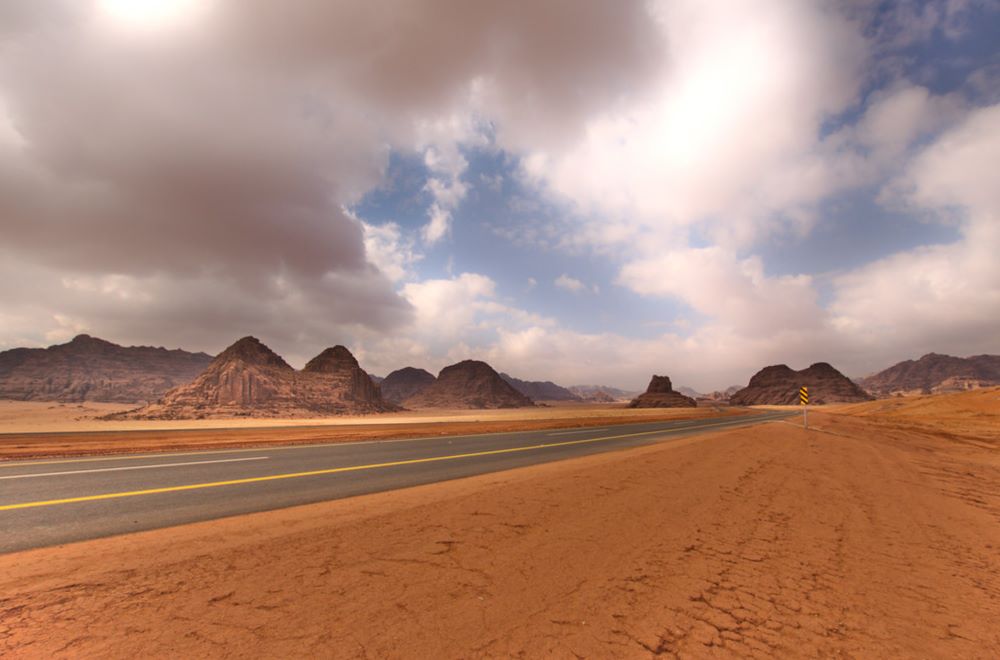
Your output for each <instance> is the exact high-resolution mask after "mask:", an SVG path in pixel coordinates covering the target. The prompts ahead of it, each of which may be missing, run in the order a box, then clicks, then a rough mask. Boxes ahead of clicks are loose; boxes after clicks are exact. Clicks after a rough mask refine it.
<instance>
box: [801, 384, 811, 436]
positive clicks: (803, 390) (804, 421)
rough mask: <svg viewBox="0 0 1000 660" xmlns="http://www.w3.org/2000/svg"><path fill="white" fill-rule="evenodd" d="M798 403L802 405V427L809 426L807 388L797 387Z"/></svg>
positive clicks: (806, 427)
mask: <svg viewBox="0 0 1000 660" xmlns="http://www.w3.org/2000/svg"><path fill="white" fill-rule="evenodd" d="M799 405H800V406H802V428H804V429H808V428H809V388H808V387H806V386H804V385H803V386H802V387H800V388H799Z"/></svg>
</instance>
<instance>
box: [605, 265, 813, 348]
mask: <svg viewBox="0 0 1000 660" xmlns="http://www.w3.org/2000/svg"><path fill="white" fill-rule="evenodd" d="M618 282H619V283H620V284H623V285H625V286H627V287H628V288H630V289H632V290H633V291H636V292H637V293H641V294H645V295H649V296H670V297H672V298H675V299H679V300H681V301H683V302H684V303H686V304H687V305H688V306H690V307H691V308H692V309H694V310H696V311H698V312H699V313H701V314H703V315H705V316H706V317H708V318H710V319H711V320H712V322H714V323H719V324H723V325H724V327H725V328H726V329H727V331H728V332H732V333H739V334H741V335H743V336H746V337H766V336H772V335H773V334H774V333H776V332H780V331H782V330H791V329H795V330H798V331H804V332H808V331H809V330H810V329H815V328H816V327H817V326H819V325H820V324H821V321H822V318H823V311H822V310H821V309H820V307H819V305H818V303H817V300H816V292H815V290H814V288H813V283H812V279H811V278H810V277H808V276H806V275H798V276H785V277H768V276H766V275H765V274H764V266H763V262H762V261H761V260H760V258H759V257H749V258H745V259H739V258H737V257H736V255H735V254H734V253H732V252H730V251H728V250H726V249H724V248H720V247H710V248H691V249H686V250H678V251H674V252H670V253H667V254H665V255H663V256H661V257H651V258H648V259H642V260H638V261H633V262H630V263H628V264H626V265H625V266H624V267H623V268H622V271H621V273H620V275H619V278H618Z"/></svg>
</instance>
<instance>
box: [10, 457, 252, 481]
mask: <svg viewBox="0 0 1000 660" xmlns="http://www.w3.org/2000/svg"><path fill="white" fill-rule="evenodd" d="M265 458H270V456H250V457H247V458H224V459H219V460H217V461H187V462H185V463H160V464H158V465H129V466H126V467H110V468H95V469H93V470H67V471H65V472H39V473H35V474H11V475H8V476H3V477H0V479H31V478H34V477H58V476H63V475H67V474H87V473H90V472H118V471H121V470H152V469H153V468H168V467H182V466H185V465H208V464H209V463H238V462H240V461H262V460H264V459H265Z"/></svg>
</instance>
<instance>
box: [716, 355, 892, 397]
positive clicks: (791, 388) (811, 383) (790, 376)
mask: <svg viewBox="0 0 1000 660" xmlns="http://www.w3.org/2000/svg"><path fill="white" fill-rule="evenodd" d="M802 386H806V387H808V388H809V403H811V404H823V403H842V402H855V401H870V400H872V398H873V397H872V396H871V395H870V394H868V393H867V392H865V391H864V390H862V389H861V388H860V387H858V386H857V384H856V383H854V381H852V380H851V379H850V378H848V377H847V376H845V375H844V374H842V373H840V372H839V371H837V370H836V369H834V368H833V367H832V366H831V365H829V364H827V363H826V362H817V363H816V364H814V365H812V366H810V367H809V368H808V369H803V370H801V371H794V370H793V369H791V368H789V367H788V366H786V365H784V364H779V365H775V366H771V367H765V368H763V369H761V370H760V371H758V372H757V373H756V374H754V376H753V378H751V379H750V384H749V385H747V386H746V387H744V388H743V389H742V390H740V391H739V392H736V393H735V394H733V395H732V396H731V397H730V398H729V402H730V403H731V404H732V405H734V406H753V405H766V404H770V405H795V404H798V402H799V388H800V387H802Z"/></svg>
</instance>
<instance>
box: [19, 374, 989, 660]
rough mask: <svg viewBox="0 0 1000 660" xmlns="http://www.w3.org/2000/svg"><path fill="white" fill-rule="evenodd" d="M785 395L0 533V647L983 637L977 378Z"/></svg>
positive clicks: (416, 649) (981, 648)
mask: <svg viewBox="0 0 1000 660" xmlns="http://www.w3.org/2000/svg"><path fill="white" fill-rule="evenodd" d="M553 410H556V409H553ZM522 412H523V411H522ZM546 412H548V413H549V414H550V415H552V414H555V413H553V412H552V411H546ZM692 412H694V411H688V414H691V413H692ZM534 413H537V411H533V414H534ZM616 414H618V415H624V413H622V412H618V413H616ZM647 414H648V413H647ZM715 414H717V413H715ZM606 417H607V416H605V418H606ZM597 418H599V417H595V418H592V419H597ZM512 419H513V418H511V419H505V420H503V422H502V423H508V422H511V421H512ZM526 421H528V422H532V421H533V422H539V420H538V419H535V420H526ZM542 421H544V420H542ZM550 421H551V420H550ZM799 421H800V420H798V419H796V418H789V419H787V420H783V421H777V422H770V423H766V424H759V425H756V426H753V427H750V428H742V429H733V430H725V431H718V432H713V433H707V434H704V435H698V436H694V437H687V438H682V439H679V440H673V441H670V442H665V443H661V444H654V445H650V446H646V447H640V448H633V449H626V450H619V451H613V452H607V453H602V454H598V455H593V456H588V457H584V458H578V459H573V460H569V461H561V462H556V463H549V464H544V465H537V466H532V467H527V468H521V469H517V470H510V471H506V472H500V473H495V474H487V475H481V476H476V477H471V478H465V479H458V480H454V481H448V482H443V483H438V484H431V485H424V486H419V487H415V488H409V489H404V490H397V491H392V492H386V493H379V494H373V495H365V496H361V497H355V498H350V499H344V500H338V501H332V502H325V503H320V504H312V505H308V506H301V507H295V508H289V509H283V510H277V511H271V512H265V513H258V514H252V515H247V516H240V517H233V518H227V519H221V520H216V521H211V522H204V523H197V524H191V525H186V526H182V527H173V528H167V529H161V530H154V531H148V532H141V533H136V534H130V535H124V536H117V537H111V538H106V539H98V540H92V541H86V542H82V543H76V544H71V545H67V546H61V547H50V548H42V549H37V550H31V551H27V552H20V553H16V554H9V555H3V556H0V655H4V656H5V657H14V658H49V657H139V656H142V657H236V656H246V655H254V656H260V657H289V656H323V657H345V658H346V657H435V658H448V657H455V658H467V657H566V658H573V657H592V658H611V657H615V658H618V657H637V658H638V657H651V656H663V657H725V658H728V657H777V656H781V657H872V658H876V657H877V658H886V657H929V658H955V657H962V658H995V657H997V656H998V655H1000V627H998V626H996V625H995V624H996V621H998V620H1000V525H998V522H1000V454H998V448H1000V388H989V389H982V390H978V391H974V392H969V393H962V394H954V395H939V396H928V397H907V398H905V399H890V400H880V401H875V402H870V403H864V404H853V405H840V406H832V405H831V406H826V407H823V408H821V409H816V410H814V411H812V413H811V414H810V428H809V429H808V430H804V429H803V428H802V427H801V424H800V423H799ZM454 423H460V424H467V423H471V422H454ZM479 423H482V424H489V423H493V422H487V421H481V422H479ZM546 423H548V422H546ZM600 423H602V424H603V423H607V422H606V421H602V422H600ZM343 426H344V425H339V426H338V427H337V428H340V427H343ZM348 426H349V425H348ZM328 428H333V427H328ZM42 631H44V634H42Z"/></svg>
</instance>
